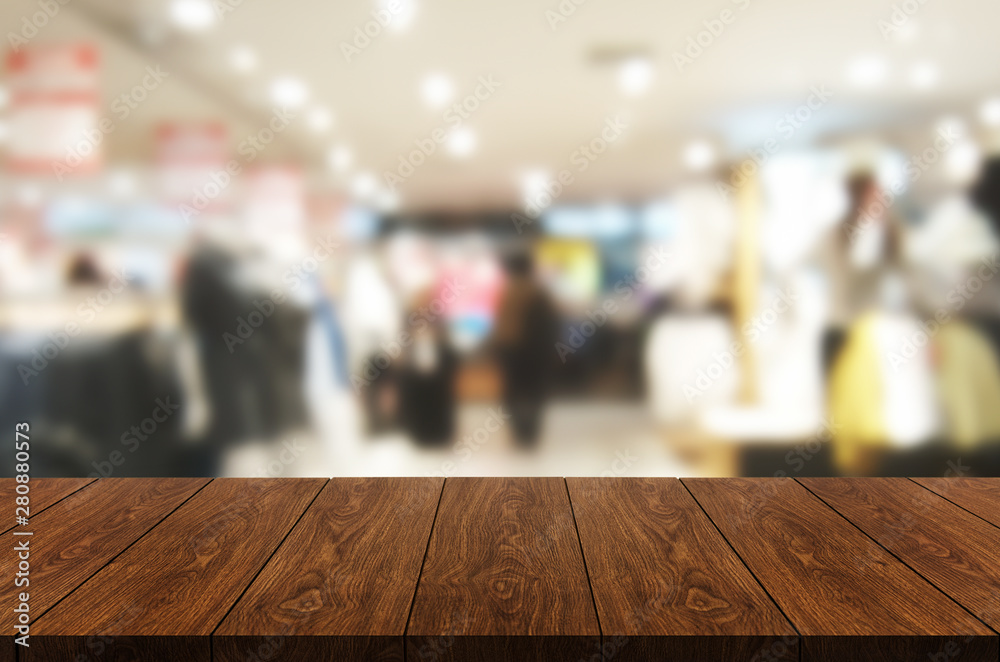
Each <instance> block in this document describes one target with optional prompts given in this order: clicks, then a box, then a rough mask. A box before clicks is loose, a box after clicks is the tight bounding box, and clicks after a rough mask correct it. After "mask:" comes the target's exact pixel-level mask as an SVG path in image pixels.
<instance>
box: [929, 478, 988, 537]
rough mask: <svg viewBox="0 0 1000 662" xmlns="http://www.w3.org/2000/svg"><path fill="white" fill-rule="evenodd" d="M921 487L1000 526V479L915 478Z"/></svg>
mask: <svg viewBox="0 0 1000 662" xmlns="http://www.w3.org/2000/svg"><path fill="white" fill-rule="evenodd" d="M912 480H913V481H914V482H916V483H917V484H919V485H922V486H924V487H926V488H927V489H929V490H931V491H932V492H934V493H935V494H939V495H940V496H942V497H944V498H945V499H948V500H949V501H951V502H952V503H954V504H956V505H958V506H960V507H962V508H964V509H966V510H968V511H969V512H970V513H973V514H975V515H977V516H979V517H981V518H983V519H984V520H986V521H987V522H990V523H991V524H993V525H995V526H1000V478H959V477H955V478H914V479H912Z"/></svg>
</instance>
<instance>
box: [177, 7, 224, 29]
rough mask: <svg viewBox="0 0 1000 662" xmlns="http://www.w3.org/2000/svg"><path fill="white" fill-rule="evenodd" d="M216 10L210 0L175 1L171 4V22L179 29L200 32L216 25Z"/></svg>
mask: <svg viewBox="0 0 1000 662" xmlns="http://www.w3.org/2000/svg"><path fill="white" fill-rule="evenodd" d="M215 19H216V16H215V8H214V7H213V6H212V3H211V2H209V0H173V2H171V3H170V20H171V21H173V23H174V25H176V26H177V27H179V28H181V29H184V30H190V31H192V32H198V31H201V30H205V29H207V28H210V27H212V25H213V24H214V23H215Z"/></svg>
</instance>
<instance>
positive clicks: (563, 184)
mask: <svg viewBox="0 0 1000 662" xmlns="http://www.w3.org/2000/svg"><path fill="white" fill-rule="evenodd" d="M627 128H628V122H626V121H625V120H624V119H622V117H621V116H620V115H615V116H613V117H608V118H606V119H605V120H604V126H603V127H602V128H601V131H600V133H599V134H598V135H597V136H596V137H594V138H593V139H591V140H590V141H588V142H586V143H584V144H582V145H580V146H579V147H577V148H576V149H575V150H573V153H572V154H570V155H569V166H568V167H565V168H562V169H561V170H560V171H559V172H558V173H556V175H555V177H553V178H551V179H548V180H546V181H545V182H544V183H543V184H542V185H541V186H540V187H539V188H538V190H535V191H531V192H530V193H529V194H528V195H527V196H526V200H525V205H524V213H523V214H520V213H517V212H515V213H513V214H511V215H510V220H511V222H512V223H513V224H514V229H515V230H517V233H518V234H521V233H523V232H524V228H525V227H526V226H528V225H531V224H532V223H534V222H535V221H536V220H537V219H538V217H539V216H541V214H542V212H543V211H544V210H545V209H547V208H548V207H549V205H551V204H552V203H553V202H554V201H556V200H557V199H559V197H560V196H562V194H563V193H565V192H566V190H567V189H568V188H570V187H571V186H573V185H574V184H575V183H576V177H575V175H579V174H582V173H583V172H585V171H586V170H587V169H588V168H590V166H591V164H593V163H594V161H596V160H598V159H599V158H601V155H602V154H604V153H605V152H606V151H608V148H609V147H610V146H611V145H612V144H614V143H615V142H617V141H618V140H619V139H620V138H621V136H622V134H623V133H624V132H625V129H627Z"/></svg>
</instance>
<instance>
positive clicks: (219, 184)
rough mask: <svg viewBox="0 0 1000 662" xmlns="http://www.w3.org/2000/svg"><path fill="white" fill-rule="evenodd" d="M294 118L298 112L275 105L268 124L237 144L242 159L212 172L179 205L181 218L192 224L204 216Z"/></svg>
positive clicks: (237, 151)
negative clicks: (193, 219)
mask: <svg viewBox="0 0 1000 662" xmlns="http://www.w3.org/2000/svg"><path fill="white" fill-rule="evenodd" d="M294 119H295V113H293V112H292V111H290V110H288V109H287V108H272V109H271V119H270V120H269V121H268V123H267V126H265V127H263V128H262V129H260V130H258V131H257V132H256V133H251V134H247V136H246V137H245V138H244V139H243V140H241V141H240V144H239V145H238V146H237V148H236V153H237V154H239V155H240V156H241V157H242V159H235V158H234V159H229V161H228V162H227V163H226V167H225V168H223V169H221V170H214V171H213V172H212V173H211V174H210V175H209V181H207V182H205V183H204V184H202V185H201V186H200V187H198V188H195V189H194V190H193V191H192V192H191V200H190V201H189V202H188V203H181V204H180V205H179V206H178V207H177V211H178V212H179V213H180V215H181V218H183V219H184V221H185V222H186V223H188V224H190V223H191V219H192V218H195V217H197V216H198V215H200V214H201V213H202V212H203V211H204V210H205V209H207V208H208V206H209V205H210V204H211V203H212V202H213V201H214V200H216V199H217V198H218V197H219V196H220V195H222V192H223V191H225V190H226V189H227V188H229V186H230V184H232V183H233V180H234V179H235V178H236V176H237V175H239V174H240V173H241V172H243V167H244V166H245V165H246V164H249V163H252V162H253V161H255V160H256V159H257V157H258V156H259V155H260V153H261V152H263V151H264V150H265V149H267V147H268V145H270V144H271V143H272V142H274V139H275V137H277V135H278V134H280V133H282V132H283V131H285V129H287V128H288V125H289V124H291V123H292V120H294Z"/></svg>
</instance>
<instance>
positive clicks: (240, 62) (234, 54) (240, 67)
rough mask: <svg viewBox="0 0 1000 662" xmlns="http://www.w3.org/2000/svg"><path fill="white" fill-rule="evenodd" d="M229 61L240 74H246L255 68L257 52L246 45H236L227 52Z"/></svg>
mask: <svg viewBox="0 0 1000 662" xmlns="http://www.w3.org/2000/svg"><path fill="white" fill-rule="evenodd" d="M229 63H230V64H232V65H233V69H235V70H236V71H238V72H240V73H241V74H248V73H250V72H251V71H253V70H254V69H256V68H257V54H256V53H254V52H253V51H252V50H250V49H249V48H247V47H246V46H238V47H236V48H234V49H233V50H232V51H231V52H230V53H229Z"/></svg>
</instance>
